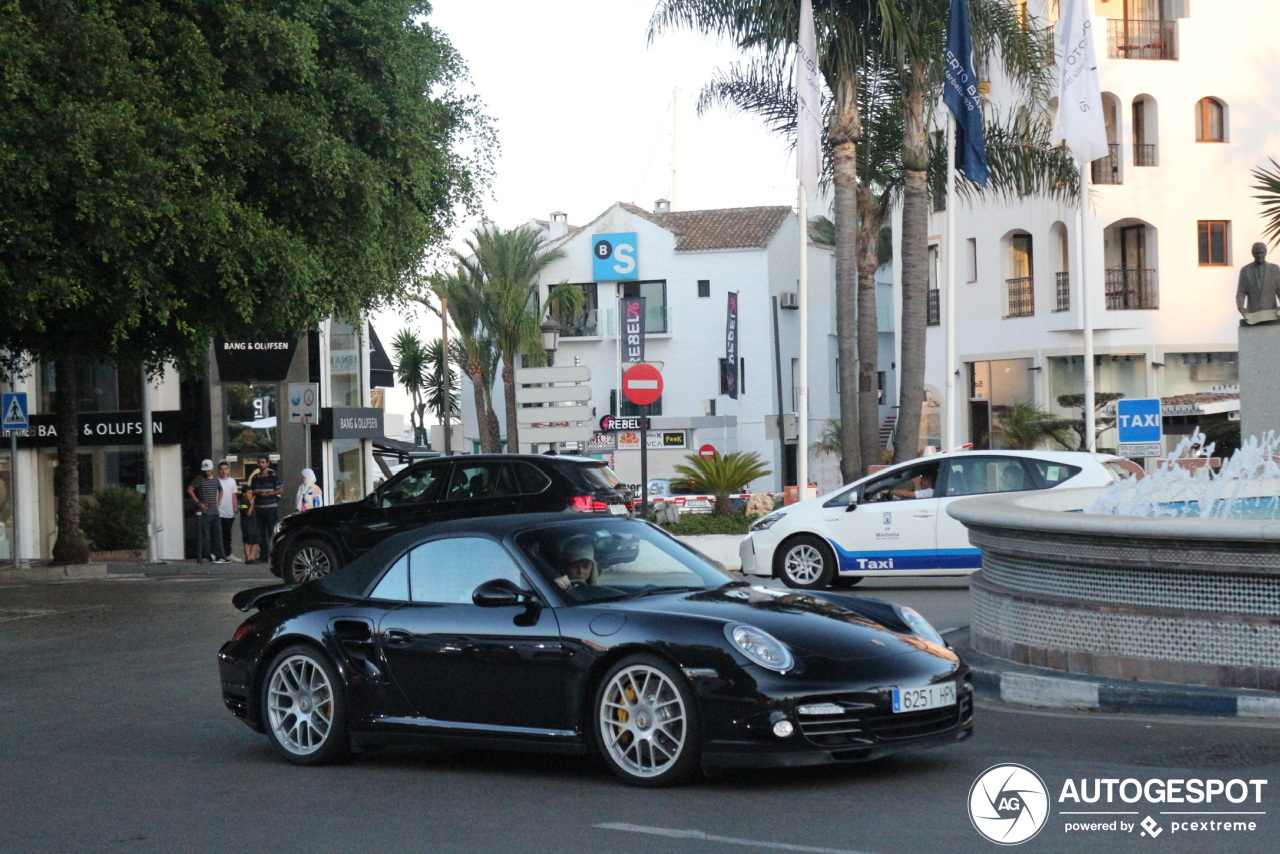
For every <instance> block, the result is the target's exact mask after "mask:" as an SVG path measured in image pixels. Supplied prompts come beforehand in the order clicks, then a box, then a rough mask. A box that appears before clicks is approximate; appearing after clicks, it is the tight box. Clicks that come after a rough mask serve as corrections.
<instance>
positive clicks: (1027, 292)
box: [1005, 276, 1036, 317]
mask: <svg viewBox="0 0 1280 854" xmlns="http://www.w3.org/2000/svg"><path fill="white" fill-rule="evenodd" d="M1005 285H1007V286H1008V288H1009V313H1008V314H1007V315H1005V317H1031V316H1032V315H1033V314H1035V313H1036V300H1035V280H1034V279H1033V278H1032V277H1031V276H1025V277H1023V278H1021V279H1005Z"/></svg>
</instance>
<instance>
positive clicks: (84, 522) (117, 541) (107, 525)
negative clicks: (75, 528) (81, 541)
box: [80, 486, 147, 552]
mask: <svg viewBox="0 0 1280 854" xmlns="http://www.w3.org/2000/svg"><path fill="white" fill-rule="evenodd" d="M80 530H81V531H83V532H84V535H85V537H87V538H88V540H89V543H90V544H91V546H92V547H93V548H94V549H96V550H97V551H104V552H109V551H117V550H121V549H140V548H144V547H145V546H146V544H147V502H146V499H145V498H143V496H142V493H141V492H138V491H137V490H134V489H129V488H128V487H124V486H106V487H103V488H102V489H99V490H98V491H97V492H96V493H94V495H93V497H92V498H83V499H81V500H80Z"/></svg>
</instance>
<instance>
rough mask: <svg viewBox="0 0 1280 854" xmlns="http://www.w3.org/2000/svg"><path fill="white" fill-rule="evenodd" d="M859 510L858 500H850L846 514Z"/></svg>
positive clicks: (845, 508)
mask: <svg viewBox="0 0 1280 854" xmlns="http://www.w3.org/2000/svg"><path fill="white" fill-rule="evenodd" d="M857 509H858V499H856V498H853V499H850V501H849V503H848V504H846V505H845V506H844V512H846V513H852V512H853V511H854V510H857Z"/></svg>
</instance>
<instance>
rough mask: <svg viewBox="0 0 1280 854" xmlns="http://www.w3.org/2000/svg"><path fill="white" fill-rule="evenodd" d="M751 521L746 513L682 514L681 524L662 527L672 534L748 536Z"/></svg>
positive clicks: (652, 518)
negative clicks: (721, 514)
mask: <svg viewBox="0 0 1280 854" xmlns="http://www.w3.org/2000/svg"><path fill="white" fill-rule="evenodd" d="M650 519H651V520H654V517H652V516H651V517H650ZM751 521H752V520H750V519H748V518H747V516H746V514H745V513H730V514H729V515H728V516H713V515H711V514H709V513H681V514H680V521H679V522H677V523H676V524H674V525H662V529H663V530H664V531H669V532H671V533H672V534H688V535H692V534H741V535H743V536H746V533H747V528H748V526H749V525H750V524H751ZM659 524H661V523H659Z"/></svg>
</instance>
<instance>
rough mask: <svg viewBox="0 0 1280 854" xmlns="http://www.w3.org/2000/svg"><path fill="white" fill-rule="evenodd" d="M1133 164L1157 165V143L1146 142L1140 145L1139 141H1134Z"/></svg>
mask: <svg viewBox="0 0 1280 854" xmlns="http://www.w3.org/2000/svg"><path fill="white" fill-rule="evenodd" d="M1133 165H1134V166H1155V165H1156V146H1155V143H1151V142H1144V143H1142V144H1141V145H1139V144H1138V143H1134V145H1133Z"/></svg>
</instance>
